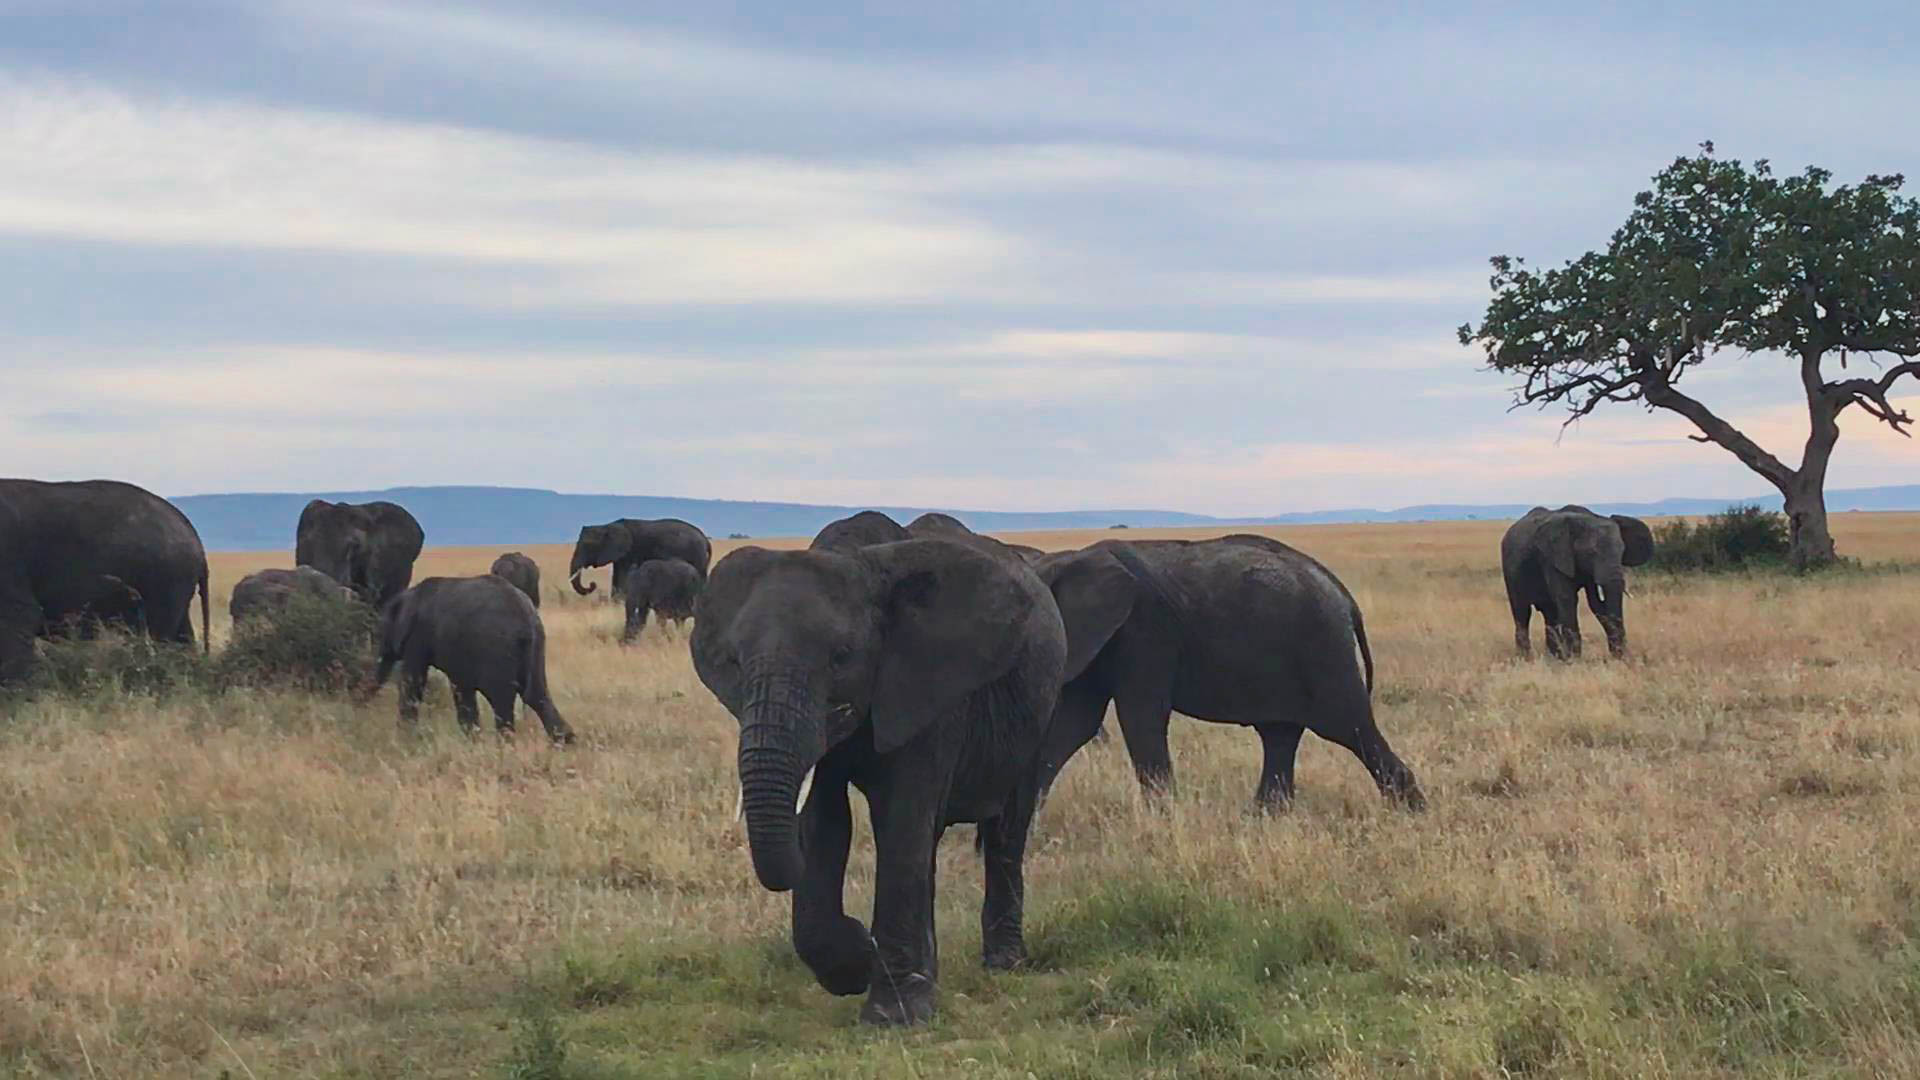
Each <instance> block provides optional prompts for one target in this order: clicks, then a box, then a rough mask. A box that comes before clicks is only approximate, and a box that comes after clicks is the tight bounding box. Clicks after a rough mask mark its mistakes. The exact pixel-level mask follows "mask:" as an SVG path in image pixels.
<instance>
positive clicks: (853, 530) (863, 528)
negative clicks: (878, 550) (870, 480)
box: [808, 510, 908, 551]
mask: <svg viewBox="0 0 1920 1080" xmlns="http://www.w3.org/2000/svg"><path fill="white" fill-rule="evenodd" d="M906 539H908V536H907V530H905V529H903V528H901V527H900V523H899V522H897V521H895V520H893V519H892V518H890V517H888V516H887V515H885V514H883V513H881V512H880V511H878V510H862V511H860V512H859V513H857V514H852V515H849V516H847V517H843V518H841V519H840V520H839V521H834V522H829V523H828V524H827V525H826V526H825V527H824V528H822V529H821V530H820V532H819V533H818V534H817V535H815V536H814V538H813V543H812V544H811V545H809V547H808V550H810V551H858V550H859V549H861V548H863V547H868V546H870V545H873V544H888V543H892V542H894V541H896V540H906Z"/></svg>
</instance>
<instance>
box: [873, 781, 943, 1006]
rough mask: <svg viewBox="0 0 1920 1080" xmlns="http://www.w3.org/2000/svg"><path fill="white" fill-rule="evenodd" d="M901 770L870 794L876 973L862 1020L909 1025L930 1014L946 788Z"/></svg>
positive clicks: (935, 973)
mask: <svg viewBox="0 0 1920 1080" xmlns="http://www.w3.org/2000/svg"><path fill="white" fill-rule="evenodd" d="M927 771H928V770H925V769H918V770H906V769H897V770H895V772H894V774H893V775H892V776H890V777H889V778H888V780H889V782H888V783H887V785H886V787H885V788H884V790H882V791H880V792H879V794H880V795H881V797H880V798H879V799H877V800H875V799H872V796H873V795H874V794H875V792H872V791H870V792H868V795H869V802H870V805H871V806H872V810H873V845H874V883H873V884H874V899H873V945H874V953H873V974H872V981H871V985H870V987H869V988H868V990H867V1002H866V1004H865V1005H864V1006H862V1007H861V1009H860V1019H861V1021H862V1022H863V1023H868V1024H888V1025H906V1024H917V1023H921V1022H923V1021H925V1020H928V1019H930V1018H931V1017H932V1016H933V1009H934V983H935V979H936V978H937V977H938V970H939V957H938V956H937V955H936V954H935V948H934V935H933V854H934V849H935V848H936V847H937V846H938V845H939V842H940V829H939V827H938V825H937V822H936V817H935V815H936V814H937V812H938V810H939V807H938V806H937V805H936V798H937V797H936V795H935V792H937V791H940V790H943V789H944V787H945V785H944V784H939V783H935V782H934V781H935V780H936V779H937V778H936V777H933V776H928V775H912V774H917V773H925V772H927Z"/></svg>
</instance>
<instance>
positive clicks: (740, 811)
mask: <svg viewBox="0 0 1920 1080" xmlns="http://www.w3.org/2000/svg"><path fill="white" fill-rule="evenodd" d="M746 816H747V789H746V788H744V787H741V786H740V785H738V784H735V785H734V786H733V820H735V821H739V820H740V819H741V818H743V817H746Z"/></svg>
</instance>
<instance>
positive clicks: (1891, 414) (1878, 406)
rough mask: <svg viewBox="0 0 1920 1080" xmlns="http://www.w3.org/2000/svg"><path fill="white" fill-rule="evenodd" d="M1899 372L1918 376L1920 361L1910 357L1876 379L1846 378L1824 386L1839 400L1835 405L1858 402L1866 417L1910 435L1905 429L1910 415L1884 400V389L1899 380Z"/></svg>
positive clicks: (1910, 420)
mask: <svg viewBox="0 0 1920 1080" xmlns="http://www.w3.org/2000/svg"><path fill="white" fill-rule="evenodd" d="M1902 375H1920V361H1916V360H1909V361H1907V362H1906V363H1904V364H1895V365H1894V366H1893V368H1892V369H1891V370H1889V371H1888V372H1887V373H1886V374H1885V375H1883V376H1881V377H1880V378H1878V379H1845V380H1842V381H1840V382H1836V383H1828V384H1826V386H1825V387H1824V388H1823V389H1824V390H1825V392H1826V393H1828V394H1831V395H1833V396H1834V397H1836V398H1839V399H1840V402H1839V406H1838V408H1840V409H1844V408H1846V407H1847V406H1848V405H1859V406H1860V408H1862V409H1864V410H1865V411H1866V413H1867V415H1868V416H1871V417H1873V418H1874V419H1875V420H1878V421H1880V422H1881V423H1883V424H1885V425H1887V426H1888V427H1890V428H1892V429H1893V430H1895V431H1897V432H1899V433H1900V434H1902V435H1905V436H1907V437H1908V438H1912V437H1913V433H1912V432H1911V431H1909V430H1907V429H1908V428H1911V427H1912V426H1913V417H1911V416H1908V415H1907V414H1906V412H1905V411H1904V410H1901V409H1896V408H1894V407H1893V403H1892V402H1891V401H1888V400H1887V391H1889V390H1891V389H1893V384H1894V383H1896V382H1898V381H1900V377H1901V376H1902Z"/></svg>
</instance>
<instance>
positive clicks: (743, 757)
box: [740, 675, 819, 892]
mask: <svg viewBox="0 0 1920 1080" xmlns="http://www.w3.org/2000/svg"><path fill="white" fill-rule="evenodd" d="M818 713H819V710H818V709H817V708H815V707H814V702H813V701H812V698H811V694H810V692H809V691H808V689H807V682H806V680H805V679H804V678H792V677H784V676H780V675H763V676H760V677H758V678H756V679H754V680H753V682H751V683H750V684H749V685H748V688H747V695H746V701H745V704H744V705H743V707H742V709H741V714H740V719H741V728H740V801H741V807H742V809H743V810H744V811H745V814H746V818H747V843H748V846H749V848H750V849H751V851H752V853H753V872H754V875H755V876H756V877H758V878H759V879H760V884H761V885H762V886H764V887H766V888H767V889H768V890H770V891H772V892H786V891H787V890H789V889H792V888H793V887H795V886H796V885H798V884H799V882H800V875H801V873H802V872H803V870H804V868H805V861H804V859H803V858H802V856H801V853H800V842H799V833H798V829H797V821H796V807H795V803H796V801H797V799H798V797H799V794H800V784H801V774H802V773H804V772H806V771H807V770H808V768H810V767H811V766H812V764H813V762H814V760H815V759H816V758H817V757H818V756H819V755H818V743H819V734H818V731H819V720H818Z"/></svg>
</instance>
